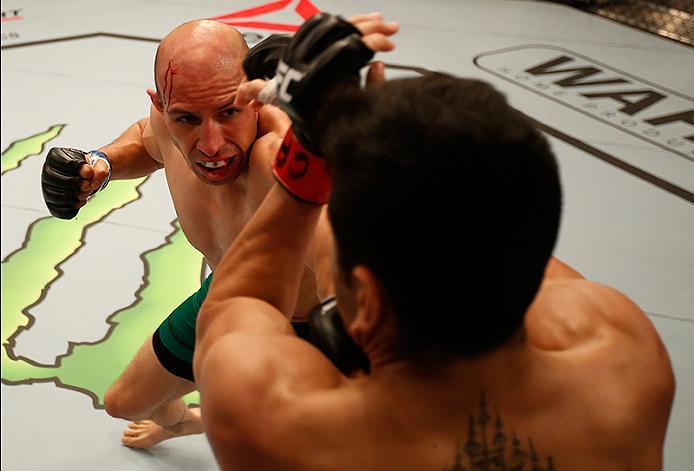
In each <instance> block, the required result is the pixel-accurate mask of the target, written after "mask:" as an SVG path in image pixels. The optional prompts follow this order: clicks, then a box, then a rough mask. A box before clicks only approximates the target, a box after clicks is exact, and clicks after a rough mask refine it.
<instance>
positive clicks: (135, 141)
mask: <svg viewBox="0 0 694 471" xmlns="http://www.w3.org/2000/svg"><path fill="white" fill-rule="evenodd" d="M148 121H149V120H148V119H147V118H144V119H141V120H140V121H138V122H137V123H135V124H133V125H132V126H130V127H129V128H128V129H127V130H126V131H125V132H124V133H123V134H121V135H120V136H119V137H118V138H117V139H116V140H115V141H113V142H112V143H111V144H108V145H107V146H104V147H102V148H101V149H99V150H101V151H102V152H104V153H105V154H106V155H107V156H108V158H109V161H110V163H111V172H112V175H111V179H113V180H127V179H131V178H139V177H144V176H147V175H150V174H151V173H153V172H154V171H155V170H158V169H160V168H162V167H163V164H161V163H160V162H158V161H157V160H155V158H154V157H153V156H152V155H150V153H149V152H148V151H147V147H148V146H147V145H146V142H145V141H146V140H147V139H152V140H153V139H154V137H153V136H151V135H148V134H151V133H148V132H147V131H148V130H147V127H148Z"/></svg>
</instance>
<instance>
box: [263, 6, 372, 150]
mask: <svg viewBox="0 0 694 471" xmlns="http://www.w3.org/2000/svg"><path fill="white" fill-rule="evenodd" d="M361 37H362V34H361V32H360V31H359V30H358V29H357V28H356V27H355V26H354V25H352V24H351V23H349V22H348V21H345V20H343V19H342V18H340V17H337V16H333V15H329V14H326V13H318V14H316V15H314V16H312V17H311V18H310V19H308V20H307V21H306V22H305V23H304V24H303V25H302V26H301V28H299V31H297V32H296V34H295V35H294V37H293V38H292V40H291V42H290V43H289V45H288V46H287V48H286V50H285V51H284V55H283V56H282V60H280V63H279V65H278V66H277V75H276V77H275V81H276V82H277V99H278V102H279V106H280V108H282V109H283V110H284V111H285V112H286V113H287V114H288V115H289V117H290V118H291V119H292V128H293V129H294V134H295V136H296V137H297V138H298V139H299V141H300V142H301V144H302V145H303V147H305V148H306V149H307V150H308V151H309V152H311V153H313V154H315V155H320V147H319V144H318V140H319V139H318V136H316V135H315V133H316V124H317V123H316V113H317V111H318V108H319V106H320V104H321V103H322V102H324V101H325V99H326V96H327V95H328V94H329V93H330V92H331V91H332V90H334V89H335V88H337V87H338V86H344V85H346V84H348V85H353V86H359V71H360V70H361V68H362V67H364V66H366V65H367V64H368V63H369V61H370V60H371V58H372V57H373V56H374V52H373V51H372V50H371V49H370V48H369V47H368V46H367V45H366V44H364V42H363V41H362V40H361Z"/></svg>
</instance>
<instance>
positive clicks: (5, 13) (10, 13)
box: [0, 8, 24, 23]
mask: <svg viewBox="0 0 694 471" xmlns="http://www.w3.org/2000/svg"><path fill="white" fill-rule="evenodd" d="M21 11H22V9H21V8H18V9H14V10H2V19H1V20H0V21H2V22H3V23H4V22H5V21H17V20H21V19H22V18H24V17H23V16H22V15H20V12H21Z"/></svg>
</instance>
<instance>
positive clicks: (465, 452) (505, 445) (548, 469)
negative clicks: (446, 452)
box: [443, 391, 557, 471]
mask: <svg viewBox="0 0 694 471" xmlns="http://www.w3.org/2000/svg"><path fill="white" fill-rule="evenodd" d="M492 421H493V423H491V422H492ZM443 471H557V468H555V467H554V461H553V459H552V456H551V455H548V456H547V458H546V459H545V460H542V459H541V457H540V456H539V455H538V453H537V451H536V450H535V446H534V445H533V441H532V438H530V437H528V439H527V442H525V443H524V442H523V441H521V439H520V438H519V437H518V435H517V434H516V432H515V431H514V430H511V438H510V442H509V436H508V434H507V432H506V431H505V430H504V423H503V421H502V420H501V416H500V415H499V410H498V409H497V410H496V413H495V414H494V417H492V416H491V415H490V414H489V412H487V404H486V401H485V398H484V391H482V393H481V394H480V411H479V415H477V417H475V416H474V415H473V414H470V419H469V421H468V432H467V441H465V442H464V443H463V441H462V440H460V441H459V442H458V450H457V451H456V454H455V458H454V462H453V465H452V466H451V467H450V468H444V470H443Z"/></svg>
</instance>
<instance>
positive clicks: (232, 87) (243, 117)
mask: <svg viewBox="0 0 694 471" xmlns="http://www.w3.org/2000/svg"><path fill="white" fill-rule="evenodd" d="M247 50H248V47H247V46H246V43H245V40H244V39H243V37H242V36H241V34H240V33H239V32H238V31H236V30H235V29H233V28H231V27H229V26H227V25H224V24H222V23H218V22H215V21H210V20H199V21H193V22H189V23H185V24H183V25H181V26H179V27H178V28H176V29H175V30H173V31H172V32H171V33H169V34H168V35H167V36H166V37H165V38H164V39H163V40H162V42H161V43H160V45H159V48H158V50H157V58H156V67H155V74H156V83H157V87H158V90H156V91H155V90H148V91H147V93H148V95H149V96H150V99H151V101H152V106H151V108H150V115H149V117H148V118H144V119H142V120H140V121H138V122H137V123H136V124H134V125H133V126H131V127H130V128H129V129H128V130H127V131H126V132H125V133H124V134H123V135H121V136H120V137H119V138H118V139H116V140H115V141H114V142H113V143H112V144H110V145H107V146H105V147H103V148H102V149H101V150H102V151H103V152H105V153H106V154H107V155H108V156H109V159H110V161H111V164H112V172H113V175H112V178H114V179H128V178H136V177H140V176H145V175H149V174H151V173H152V172H154V171H156V170H158V169H161V168H163V169H164V171H165V173H166V179H167V183H168V187H169V190H170V193H171V197H172V199H173V203H174V206H175V209H176V213H177V216H178V220H179V222H180V225H181V228H182V229H183V232H184V233H185V235H186V237H187V238H188V240H189V241H190V243H191V244H192V245H193V246H194V247H195V248H196V249H198V250H199V251H200V252H201V253H202V254H203V255H204V256H205V259H206V261H207V263H208V264H209V266H210V267H211V268H212V270H214V269H215V268H216V265H217V263H218V262H219V260H220V259H221V257H222V255H223V254H224V253H225V251H226V249H227V248H228V247H229V246H230V245H231V244H232V242H233V241H234V240H235V239H236V237H237V236H238V234H239V232H240V231H241V229H242V228H243V227H244V225H245V224H246V223H247V222H248V220H249V219H250V217H251V215H252V214H253V213H254V212H255V210H256V209H257V208H258V206H259V205H260V203H261V202H262V200H263V198H264V197H265V195H266V193H267V192H268V190H269V189H270V187H271V185H272V182H273V176H272V173H271V162H272V158H273V157H274V155H275V153H276V152H277V149H278V148H279V146H280V144H281V140H282V137H283V135H284V133H285V131H286V129H287V128H288V126H289V124H290V122H289V120H288V118H287V117H286V115H285V114H284V113H282V112H281V111H279V109H277V108H274V107H269V106H268V107H263V108H262V109H260V110H255V109H250V108H246V109H244V110H240V109H237V108H235V107H234V106H233V101H234V98H235V94H236V90H237V88H238V86H239V85H240V84H241V82H242V81H243V80H245V76H244V73H243V69H242V66H241V62H242V60H243V58H244V56H245V54H246V52H247ZM106 174H107V168H106V166H105V164H103V163H97V164H96V165H95V166H94V167H91V166H89V165H84V166H83V167H82V170H81V172H80V175H81V176H82V177H83V178H84V179H85V181H84V182H83V183H82V186H81V190H82V191H83V193H82V194H81V195H80V199H81V201H82V202H81V203H80V206H81V205H83V204H85V203H86V200H87V197H88V195H89V194H90V192H91V191H92V190H93V189H94V188H98V186H99V185H100V184H101V182H102V181H103V179H104V178H105V177H106ZM320 240H321V241H325V243H326V244H329V243H330V239H329V238H328V237H325V236H321V237H320ZM321 250H323V249H316V253H321ZM326 270H329V268H321V267H319V266H312V267H310V268H306V269H305V270H304V274H303V277H302V288H301V295H300V296H299V301H298V303H297V304H296V307H295V309H293V311H292V312H294V313H295V314H296V316H295V317H296V318H297V319H301V318H302V317H303V316H305V315H306V314H307V313H308V311H309V310H310V308H311V307H313V306H315V305H316V304H318V302H319V301H320V299H319V294H318V292H317V281H316V276H315V275H314V271H316V272H320V273H325V274H324V275H322V276H321V278H322V279H325V280H326V283H325V284H321V287H322V288H323V289H324V291H321V294H320V296H323V295H325V294H329V293H330V292H331V288H330V281H327V280H328V279H329V273H327V272H326ZM194 389H195V385H194V384H193V383H192V382H190V381H187V380H184V379H182V378H179V377H177V376H174V375H172V374H171V373H169V372H168V371H166V370H165V369H164V368H163V367H162V366H161V364H160V363H159V361H158V359H157V358H156V356H155V355H154V352H153V349H152V346H151V341H147V342H146V343H145V344H144V345H143V346H142V348H141V349H140V351H139V352H138V353H137V355H136V356H135V358H134V359H133V360H132V362H131V363H130V365H129V366H128V367H127V368H126V370H125V371H124V372H123V374H122V375H121V376H120V377H119V378H118V379H117V380H116V382H115V383H114V385H113V386H112V387H111V388H110V389H109V391H108V392H107V393H106V398H105V405H106V410H107V412H108V413H109V414H110V415H112V416H114V417H121V418H125V419H128V420H133V421H137V422H134V423H133V424H131V425H130V426H129V427H128V429H126V430H125V432H124V434H123V438H122V441H123V443H124V444H126V445H128V446H133V447H141V448H147V447H150V446H152V445H154V444H156V443H158V442H159V441H161V440H165V439H167V438H171V437H173V436H180V435H187V434H191V433H202V426H201V424H200V414H199V411H197V410H190V409H188V408H187V407H186V406H185V404H184V403H183V401H181V400H180V397H181V396H182V395H185V394H186V393H188V392H191V391H193V390H194Z"/></svg>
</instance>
